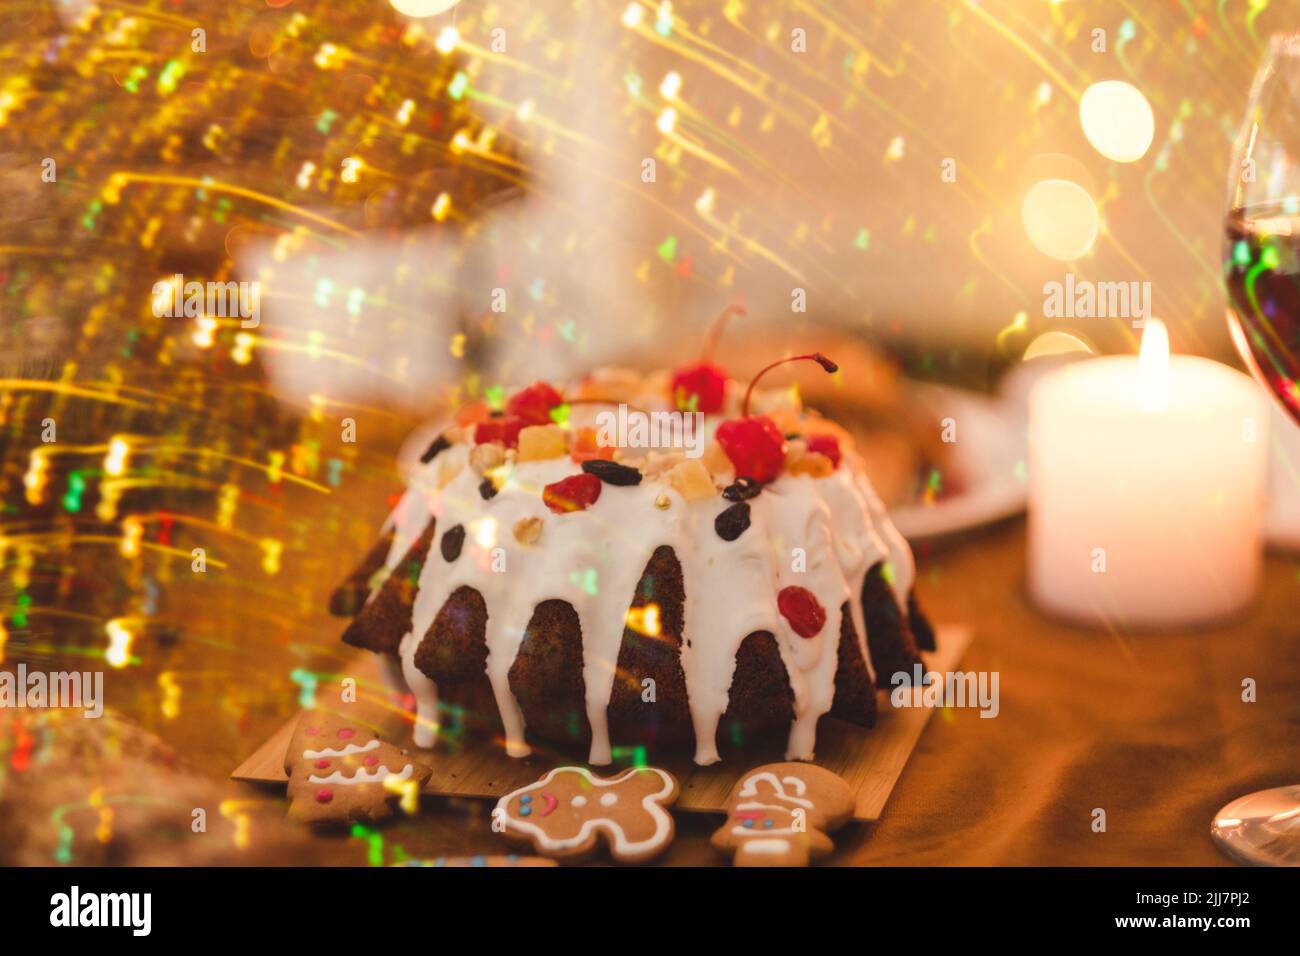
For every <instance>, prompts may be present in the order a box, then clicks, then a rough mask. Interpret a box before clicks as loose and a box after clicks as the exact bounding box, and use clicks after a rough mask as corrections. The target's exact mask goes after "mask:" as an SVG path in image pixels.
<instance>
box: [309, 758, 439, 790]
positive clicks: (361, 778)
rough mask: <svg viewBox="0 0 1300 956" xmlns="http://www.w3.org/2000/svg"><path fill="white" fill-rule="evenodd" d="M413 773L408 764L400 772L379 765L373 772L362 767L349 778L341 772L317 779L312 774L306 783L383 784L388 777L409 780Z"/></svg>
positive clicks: (413, 768) (336, 771)
mask: <svg viewBox="0 0 1300 956" xmlns="http://www.w3.org/2000/svg"><path fill="white" fill-rule="evenodd" d="M413 773H415V767H413V766H412V765H411V764H409V763H408V764H407V765H406V766H405V767H403V768H402V769H401V770H400V771H393V770H389V769H388V768H387V767H385V766H384V765H383V764H380V765H379V766H378V767H375V768H374V769H373V770H366V769H365V768H364V767H362V768H360V769H358V770H357V772H356V773H355V774H353V775H352V776H350V777H346V776H344V775H343V772H342V771H341V770H335V771H334V772H333V773H332V774H330V775H329V776H328V777H318V776H316V775H315V774H313V775H312V776H310V777H308V778H307V782H308V783H340V784H346V785H351V784H356V783H383V782H384V781H385V780H387V779H388V778H389V777H396V778H397V779H398V780H410V779H411V775H412V774H413Z"/></svg>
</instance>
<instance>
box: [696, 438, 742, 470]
mask: <svg viewBox="0 0 1300 956" xmlns="http://www.w3.org/2000/svg"><path fill="white" fill-rule="evenodd" d="M700 461H702V462H704V467H705V468H707V469H709V474H711V475H713V477H714V478H717V477H719V476H724V475H730V474H733V473H734V472H735V470H736V466H735V465H733V464H732V463H731V459H730V458H728V457H727V453H726V452H725V451H723V450H722V446H721V445H719V444H718V443H717V442H715V441H711V442H709V443H708V445H706V446H705V447H704V454H703V455H702V456H700Z"/></svg>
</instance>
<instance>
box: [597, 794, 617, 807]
mask: <svg viewBox="0 0 1300 956" xmlns="http://www.w3.org/2000/svg"><path fill="white" fill-rule="evenodd" d="M616 803H618V794H617V793H607V794H605V795H604V796H602V797H601V798H600V805H601V806H602V807H612V806H613V805H614V804H616Z"/></svg>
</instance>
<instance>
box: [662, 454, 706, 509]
mask: <svg viewBox="0 0 1300 956" xmlns="http://www.w3.org/2000/svg"><path fill="white" fill-rule="evenodd" d="M664 477H665V479H666V480H667V482H668V486H669V487H670V488H672V489H673V490H674V491H676V492H677V493H678V494H679V495H681V496H682V497H683V498H685V499H686V500H687V501H700V500H702V499H704V498H713V497H715V496H716V495H717V493H718V489H717V488H715V487H714V486H713V476H712V475H710V474H709V469H707V468H705V467H704V464H703V463H702V462H701V461H700V460H699V459H698V458H688V459H686V460H685V461H683V462H682V463H681V464H679V465H676V466H674V467H673V468H672V469H670V470H669V472H668V474H667V475H665V476H664Z"/></svg>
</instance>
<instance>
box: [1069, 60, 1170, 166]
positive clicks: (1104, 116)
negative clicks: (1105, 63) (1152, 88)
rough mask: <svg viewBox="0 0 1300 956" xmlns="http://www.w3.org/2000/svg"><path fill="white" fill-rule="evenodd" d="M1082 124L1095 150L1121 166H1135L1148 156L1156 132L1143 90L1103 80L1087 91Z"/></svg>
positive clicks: (1081, 105) (1084, 97)
mask: <svg viewBox="0 0 1300 956" xmlns="http://www.w3.org/2000/svg"><path fill="white" fill-rule="evenodd" d="M1079 122H1080V123H1081V124H1083V135H1085V136H1086V137H1088V142H1089V143H1091V144H1092V147H1093V149H1095V150H1096V151H1097V152H1099V153H1101V155H1103V156H1105V157H1106V158H1107V159H1113V160H1115V162H1117V163H1134V162H1137V161H1138V160H1139V159H1141V158H1142V157H1143V156H1145V155H1146V151H1147V150H1148V149H1149V148H1150V147H1151V140H1152V138H1153V137H1154V136H1155V131H1156V118H1155V114H1153V113H1152V112H1151V104H1150V103H1148V102H1147V98H1146V97H1145V96H1143V95H1142V91H1141V90H1139V89H1138V88H1137V87H1136V86H1133V84H1131V83H1125V82H1124V81H1123V80H1103V81H1102V82H1100V83H1094V84H1092V86H1090V87H1088V88H1087V89H1086V90H1084V91H1083V97H1082V98H1081V99H1080V100H1079Z"/></svg>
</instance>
